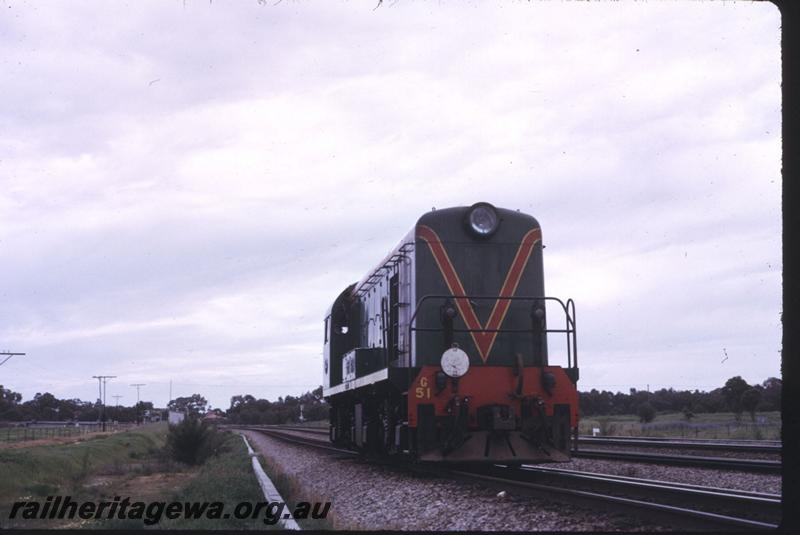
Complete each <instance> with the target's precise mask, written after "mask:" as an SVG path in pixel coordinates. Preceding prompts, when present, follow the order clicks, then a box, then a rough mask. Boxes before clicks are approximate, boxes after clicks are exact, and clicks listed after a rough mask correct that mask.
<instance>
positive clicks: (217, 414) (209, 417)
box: [203, 409, 225, 423]
mask: <svg viewBox="0 0 800 535" xmlns="http://www.w3.org/2000/svg"><path fill="white" fill-rule="evenodd" d="M224 420H225V413H224V412H222V411H221V410H219V409H213V410H210V411H208V412H207V413H206V414H205V416H203V421H204V422H209V423H221V422H222V421H224Z"/></svg>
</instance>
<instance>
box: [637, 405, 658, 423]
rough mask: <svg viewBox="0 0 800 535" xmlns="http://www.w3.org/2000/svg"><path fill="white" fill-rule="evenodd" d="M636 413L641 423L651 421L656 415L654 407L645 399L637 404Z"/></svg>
mask: <svg viewBox="0 0 800 535" xmlns="http://www.w3.org/2000/svg"><path fill="white" fill-rule="evenodd" d="M636 413H637V414H638V416H639V421H640V422H642V423H649V422H652V421H653V420H654V419H655V417H656V409H655V408H654V407H653V406H652V405H651V404H650V403H649V402H647V401H645V402H644V403H642V404H641V405H639V408H638V410H637V411H636Z"/></svg>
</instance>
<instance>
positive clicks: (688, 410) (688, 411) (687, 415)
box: [683, 405, 694, 421]
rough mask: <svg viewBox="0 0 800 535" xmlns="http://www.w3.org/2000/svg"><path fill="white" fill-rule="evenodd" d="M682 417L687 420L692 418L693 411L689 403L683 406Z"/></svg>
mask: <svg viewBox="0 0 800 535" xmlns="http://www.w3.org/2000/svg"><path fill="white" fill-rule="evenodd" d="M683 417H684V418H686V420H687V421H691V419H692V418H694V412H693V411H692V407H691V406H690V405H686V406H685V407H683Z"/></svg>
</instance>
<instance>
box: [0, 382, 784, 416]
mask: <svg viewBox="0 0 800 535" xmlns="http://www.w3.org/2000/svg"><path fill="white" fill-rule="evenodd" d="M782 385H783V383H782V381H781V380H780V379H778V378H775V377H770V378H769V379H767V380H766V381H764V382H762V383H761V384H756V385H749V384H748V383H747V382H746V381H745V380H744V379H742V378H741V377H739V376H736V377H731V378H730V379H728V380H727V381H726V382H725V384H724V385H723V386H721V387H719V388H716V389H714V390H711V391H710V392H703V391H700V390H694V391H690V390H675V389H673V388H662V389H660V390H656V391H655V392H647V391H644V390H636V389H635V388H631V389H630V391H629V392H628V393H627V394H625V393H622V392H616V393H614V392H609V391H607V390H602V391H598V390H596V389H592V390H590V391H589V392H579V397H580V400H579V409H580V413H581V415H583V416H606V415H617V414H634V415H639V416H640V418H642V420H643V421H650V420H652V417H654V416H655V413H656V412H683V413H684V415H686V416H687V418H691V417H692V416H693V415H694V414H699V413H714V412H729V411H730V412H733V413H734V414H735V415H736V416H737V417H741V415H742V414H743V413H745V412H746V413H749V414H750V415H751V417H752V418H755V413H756V412H757V411H780V410H781V388H782ZM301 405H302V414H303V418H304V419H305V420H324V419H326V418H327V417H328V404H327V403H325V400H324V399H323V398H322V387H321V386H320V387H318V388H316V389H315V390H313V391H311V392H306V393H304V394H301V395H300V396H290V395H289V396H285V397H283V396H281V397H279V398H278V399H277V401H269V400H267V399H261V398H256V397H254V396H252V395H250V394H240V395H236V396H233V397H232V398H231V402H230V407H229V408H228V409H227V410H225V411H221V410H215V412H216V413H217V414H219V415H220V416H224V417H225V418H226V420H227V421H228V422H230V423H242V424H284V423H288V422H297V421H299V420H300V413H301V409H300V407H301ZM207 407H208V404H207V402H206V399H205V398H204V397H203V396H201V395H200V394H192V395H191V396H186V397H179V398H176V399H174V400H172V401H170V403H169V405H168V408H169V409H171V410H176V411H181V412H186V413H188V414H194V415H200V416H202V415H204V414H206V413H207V412H208V408H207ZM152 409H153V404H152V403H151V402H149V401H143V402H140V403H139V405H138V406H133V407H116V406H107V407H106V408H105V411H106V413H105V414H106V419H108V420H117V421H120V422H135V421H136V419H137V415H141V414H144V412H145V411H146V410H152ZM101 414H102V404H101V403H100V401H99V400H97V401H96V402H89V401H81V400H80V399H58V398H56V397H55V396H53V395H52V394H51V393H49V392H45V393H43V394H41V393H37V394H36V395H35V396H34V397H33V399H31V400H28V401H25V402H22V395H21V394H19V393H17V392H13V391H11V390H9V389H7V388H4V387H3V386H2V385H0V421H32V420H38V421H98V420H99V419H100V418H101Z"/></svg>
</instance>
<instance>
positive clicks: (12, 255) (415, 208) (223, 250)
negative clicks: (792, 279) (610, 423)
mask: <svg viewBox="0 0 800 535" xmlns="http://www.w3.org/2000/svg"><path fill="white" fill-rule="evenodd" d="M373 8H374V2H364V3H359V2H352V3H345V4H326V3H305V4H304V3H299V4H298V3H287V2H283V3H281V4H279V5H277V6H263V5H260V4H258V3H257V2H252V3H241V2H234V3H228V2H222V1H219V2H213V3H212V4H209V3H207V2H204V1H203V2H198V1H187V2H185V3H184V2H182V1H175V2H172V3H169V4H164V3H156V2H152V3H147V2H141V3H136V4H134V5H126V6H117V5H113V4H107V5H105V4H103V5H99V4H97V3H93V2H86V3H80V2H78V3H76V2H69V3H66V2H65V3H55V4H51V5H48V6H46V7H44V6H41V5H38V4H35V3H33V4H27V3H13V4H8V5H5V6H3V12H4V14H7V13H6V12H8V13H10V14H11V16H10V17H8V18H7V19H6V21H7V24H6V26H5V27H4V34H3V36H2V37H0V62H2V63H1V64H2V68H0V86H2V87H4V89H5V92H4V99H2V100H0V186H2V188H1V189H0V253H3V254H4V257H5V258H6V259H7V260H5V261H4V262H3V263H2V264H0V281H2V282H0V300H1V301H2V302H3V306H2V307H0V346H2V345H3V344H13V345H15V346H17V347H18V348H19V350H23V351H24V350H26V349H27V350H28V351H29V355H28V357H27V358H26V359H24V360H23V359H19V361H17V360H15V361H14V362H13V365H14V366H13V369H14V370H16V371H15V372H14V376H13V377H12V379H10V380H8V381H7V380H6V379H3V384H8V385H9V386H12V387H14V388H17V389H18V390H21V391H22V392H23V393H24V394H25V395H26V396H30V395H32V393H34V391H38V390H44V389H51V390H52V391H54V392H56V391H58V392H57V393H58V394H60V395H71V394H70V393H71V392H79V393H80V396H81V397H84V398H86V399H93V398H92V396H93V395H94V394H93V392H94V390H93V383H92V382H91V380H89V379H88V377H87V374H88V376H91V375H92V373H93V370H95V369H96V368H97V367H98V366H99V367H112V368H114V370H112V371H109V372H108V373H117V374H118V375H120V377H122V376H123V375H125V376H126V377H130V378H131V381H128V382H138V381H139V380H140V378H141V380H145V381H147V382H148V383H150V384H151V385H152V386H151V388H150V389H149V392H150V394H149V395H153V396H155V397H154V399H157V400H162V401H163V400H165V399H166V396H167V391H168V390H167V389H168V382H169V377H173V379H174V380H175V385H176V389H177V388H178V387H177V385H178V384H179V382H178V379H177V378H178V377H180V381H182V383H181V384H185V385H186V389H187V390H185V391H184V390H181V395H185V394H189V393H192V392H190V391H188V389H192V388H196V389H198V390H202V389H203V388H204V387H203V386H202V385H214V386H206V387H205V388H207V389H209V394H208V396H209V397H212V398H213V403H214V404H219V405H225V403H226V400H227V397H229V395H231V394H232V393H241V391H239V390H238V389H239V385H243V384H244V385H256V386H254V387H252V391H253V392H254V393H258V394H259V395H265V396H271V397H272V398H274V397H277V396H278V395H282V394H286V393H298V392H299V391H301V390H302V389H304V388H305V386H303V385H306V384H308V387H309V388H313V386H314V385H316V384H318V383H319V375H320V372H319V353H320V351H321V345H320V330H321V328H320V322H321V317H322V314H323V313H324V310H325V309H326V307H327V306H328V304H329V303H330V301H331V300H332V299H333V298H334V297H335V296H336V295H337V294H338V293H339V292H340V291H341V289H342V288H344V287H345V286H346V285H347V284H349V283H350V282H353V281H354V280H357V279H358V278H360V277H361V276H362V275H364V273H365V272H366V271H367V270H368V269H369V268H370V267H371V265H372V264H373V263H374V262H376V261H377V260H378V259H380V258H382V257H383V256H384V254H385V253H386V252H387V251H388V250H389V248H391V247H392V246H394V245H395V244H396V243H397V241H398V240H399V239H400V238H401V237H402V236H404V235H405V234H406V232H407V231H408V230H409V228H410V226H411V225H412V224H413V222H414V221H415V220H416V219H417V217H418V216H419V215H421V214H422V213H423V212H425V211H427V210H429V209H430V208H431V207H432V206H436V207H439V208H442V207H446V206H453V205H462V204H472V203H473V202H476V201H478V200H488V201H491V202H493V203H495V204H497V205H499V206H505V207H509V208H519V209H521V210H522V211H525V212H529V213H531V214H533V215H534V216H536V217H537V219H538V220H539V221H540V222H541V223H542V225H543V230H544V237H545V244H546V245H547V247H548V248H547V249H546V251H545V266H546V273H547V276H548V279H547V281H546V287H547V289H548V292H550V293H552V294H554V295H559V296H562V297H574V298H575V299H576V300H577V304H578V314H579V318H580V319H579V326H580V329H581V331H580V332H581V340H580V342H579V344H580V347H581V348H582V355H583V357H582V365H584V366H586V368H585V370H584V371H583V372H582V377H583V378H584V380H586V381H587V384H589V383H596V384H600V383H601V382H602V381H607V380H608V381H610V378H611V377H613V378H614V380H615V382H616V383H620V382H621V383H625V382H626V381H628V382H630V381H634V380H636V381H640V382H641V380H646V379H645V378H648V377H652V378H653V379H652V380H651V382H653V383H655V382H657V381H664V382H674V383H675V384H682V383H679V381H685V382H687V383H688V382H692V381H689V379H687V378H686V377H685V374H684V373H683V372H680V373H678V374H670V373H669V370H668V369H666V368H664V367H663V365H662V364H652V366H651V365H650V364H648V366H651V367H649V368H646V369H644V370H641V371H639V372H638V373H635V374H634V373H631V372H630V369H631V363H630V360H629V359H630V358H631V356H632V355H635V354H639V353H644V354H647V355H650V356H649V357H648V358H649V359H651V360H649V361H648V362H651V361H652V362H662V361H663V362H668V361H674V362H685V363H690V362H694V361H697V360H698V359H699V360H701V361H702V362H706V360H702V359H707V360H708V359H710V360H708V361H709V362H711V361H712V360H714V359H716V354H717V353H718V351H719V348H718V347H717V346H719V345H720V344H721V343H722V344H724V347H726V348H727V350H728V352H729V353H730V354H731V355H740V356H741V360H735V359H734V357H733V356H731V360H730V361H729V362H728V363H726V367H720V366H715V365H711V364H708V365H703V366H702V367H698V368H697V372H696V375H697V376H698V377H697V381H698V383H697V384H703V385H706V384H710V385H712V386H713V385H716V384H722V382H723V381H724V380H725V379H726V378H727V377H729V376H731V375H735V374H736V373H737V372H736V371H735V369H734V366H733V364H734V363H735V364H736V366H739V368H738V369H740V370H743V371H742V372H741V373H742V374H745V373H746V374H748V375H747V378H748V380H751V378H752V380H763V378H766V377H767V376H769V375H777V374H778V373H779V371H778V362H779V361H778V357H777V354H776V353H775V351H777V348H778V344H779V334H780V333H779V329H780V326H779V324H778V323H777V321H778V315H779V311H780V306H781V305H780V295H779V288H780V281H779V278H778V276H779V273H780V269H781V259H780V243H779V235H780V230H781V228H780V218H779V212H778V206H779V203H780V175H779V173H780V138H779V135H780V133H779V128H780V93H779V91H780V72H779V61H780V49H779V42H780V34H779V24H780V18H779V14H778V12H777V11H776V10H775V9H774V8H773V7H772V6H771V5H768V4H731V3H695V4H691V5H689V4H674V5H673V4H664V3H659V4H653V3H649V4H642V3H626V4H611V3H592V4H563V3H562V4H555V3H539V4H523V3H520V4H508V5H501V4H498V5H493V6H489V5H482V4H458V5H447V4H445V5H439V4H436V5H434V4H429V3H415V2H398V3H396V4H395V5H393V6H392V7H391V9H389V8H387V7H386V6H382V7H381V8H380V9H377V10H374V11H373ZM676 333H677V334H676ZM747 354H756V355H758V358H757V359H755V358H749V359H748V358H746V355H747ZM109 355H113V356H109ZM709 355H712V356H713V358H711V357H710V356H709ZM737 358H739V357H737ZM42 367H45V368H47V370H46V372H45V373H41V374H39V373H36V370H38V369H40V368H42ZM11 369H12V368H11V367H10V364H6V365H5V366H4V367H3V369H0V372H3V374H6V373H11V372H10V370H11ZM298 370H299V373H298ZM744 370H747V371H746V372H745V371H744ZM743 376H744V375H743ZM762 376H763V377H762ZM242 377H252V378H253V380H252V381H249V380H243V379H242ZM298 377H299V378H298ZM126 381H127V379H126ZM222 383H225V384H227V385H228V386H219V384H222ZM120 384H122V383H120ZM80 385H83V386H80ZM192 385H197V386H192ZM258 385H263V387H261V388H260V387H258ZM287 385H289V386H287ZM180 388H183V387H180ZM248 388H250V386H248ZM623 389H624V388H623ZM212 392H213V393H212Z"/></svg>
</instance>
